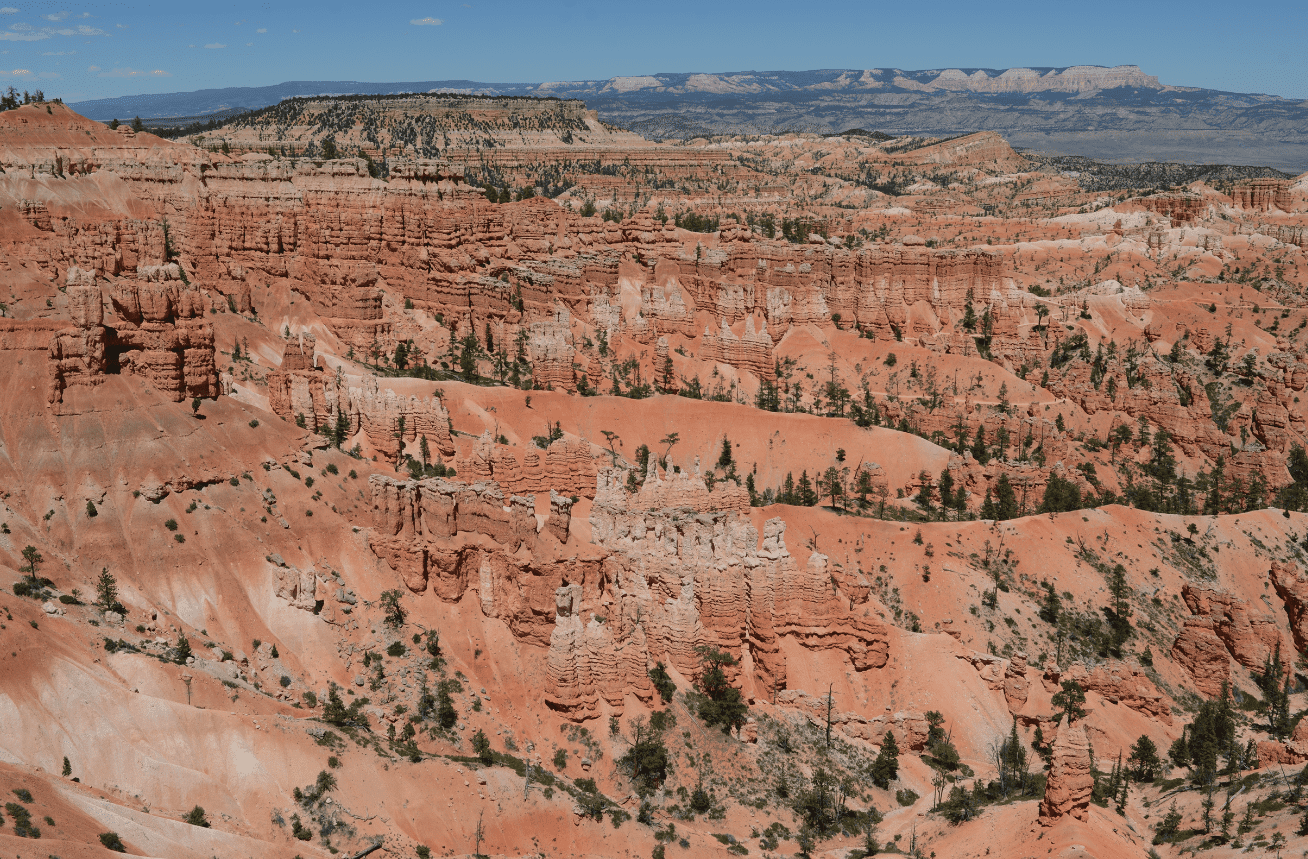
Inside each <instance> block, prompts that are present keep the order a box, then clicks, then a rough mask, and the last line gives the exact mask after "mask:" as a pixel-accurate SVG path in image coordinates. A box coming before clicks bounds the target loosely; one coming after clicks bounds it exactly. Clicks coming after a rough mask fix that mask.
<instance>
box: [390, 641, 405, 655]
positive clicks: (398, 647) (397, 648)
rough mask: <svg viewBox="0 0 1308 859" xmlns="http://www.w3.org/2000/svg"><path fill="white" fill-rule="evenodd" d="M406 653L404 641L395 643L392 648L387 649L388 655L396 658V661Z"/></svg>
mask: <svg viewBox="0 0 1308 859" xmlns="http://www.w3.org/2000/svg"><path fill="white" fill-rule="evenodd" d="M406 652H407V651H406V648H405V647H404V642H402V641H396V642H393V643H392V644H391V646H390V647H388V648H386V655H387V656H392V657H395V658H396V659H398V658H399V657H401V656H403V655H404V654H405V653H406Z"/></svg>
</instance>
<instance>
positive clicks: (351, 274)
mask: <svg viewBox="0 0 1308 859" xmlns="http://www.w3.org/2000/svg"><path fill="white" fill-rule="evenodd" d="M1118 72H1120V75H1119V76H1118V77H1113V78H1111V80H1108V79H1104V78H1103V75H1102V74H1101V72H1097V71H1094V70H1090V71H1086V70H1075V69H1073V70H1063V71H1058V72H1057V73H1054V72H1048V73H1044V72H1041V73H1037V72H1032V73H1031V74H1025V73H1023V74H1017V73H1011V74H1010V73H1005V74H1004V75H998V76H994V75H988V74H985V73H976V74H971V75H965V74H962V73H959V74H957V75H953V74H947V73H941V74H939V75H938V76H936V77H933V78H932V79H931V80H930V81H926V82H924V81H921V80H917V78H911V77H905V80H907V81H910V82H911V81H916V83H915V84H914V86H916V87H917V88H919V89H922V90H924V91H925V90H940V89H946V90H951V91H954V90H965V91H967V92H983V91H985V92H989V91H996V92H1000V91H1002V92H1036V91H1039V92H1055V91H1056V92H1088V91H1090V90H1093V89H1095V88H1103V87H1105V86H1108V84H1109V83H1112V84H1113V85H1114V86H1122V85H1130V86H1139V87H1145V88H1151V87H1154V86H1155V85H1156V84H1157V82H1156V81H1151V80H1149V79H1147V78H1148V76H1145V75H1143V74H1142V73H1140V72H1139V70H1138V69H1135V70H1132V69H1126V70H1115V71H1114V74H1117V73H1118ZM978 74H979V75H980V77H978V76H977V75H978ZM1119 78H1120V79H1119ZM1105 80H1107V83H1105ZM610 83H611V82H610ZM664 83H666V82H664ZM729 83H732V85H733V86H739V87H747V86H753V85H754V84H753V83H751V82H749V81H734V82H729ZM850 85H851V86H852V85H853V84H852V83H851V84H850ZM660 86H662V84H660ZM678 86H684V87H687V88H694V87H699V88H701V90H702V91H706V92H707V91H716V90H715V89H714V88H718V89H720V88H721V87H722V86H725V84H723V82H722V79H720V78H715V79H714V80H696V81H686V82H684V83H683V84H678ZM760 86H761V85H760ZM867 86H868V87H871V86H872V83H868V84H867ZM896 86H901V87H907V86H908V85H907V84H896ZM1159 86H1160V85H1159ZM623 87H625V88H626V89H625V90H624V91H626V92H636V91H639V90H642V89H650V88H656V87H655V86H654V84H650V83H648V82H641V81H627V82H625V83H622V86H621V87H619V86H618V84H612V85H611V88H613V89H621V88H623ZM665 88H666V87H665ZM909 88H911V87H909ZM697 91H699V90H697ZM915 91H916V90H915ZM330 156H335V157H330ZM0 170H3V174H2V175H0V246H2V247H3V251H4V253H3V256H0V278H3V284H2V285H0V315H2V318H0V367H3V372H0V388H2V389H3V392H4V397H3V400H2V401H0V402H3V406H0V489H2V490H3V492H2V493H0V523H2V527H0V587H2V588H3V589H4V592H3V593H0V609H3V612H4V621H3V623H0V640H2V641H3V643H4V644H5V646H4V647H3V648H0V662H2V663H3V666H4V667H3V670H0V725H2V726H3V730H0V772H3V774H4V778H5V789H6V790H10V791H14V792H15V793H14V795H16V796H18V797H19V799H20V800H21V802H22V804H21V805H19V804H12V803H11V805H14V807H16V808H19V809H20V811H21V810H22V809H24V808H28V809H29V811H28V812H26V813H27V814H29V815H30V816H31V817H32V818H33V820H34V824H33V825H35V826H37V827H38V828H39V829H40V830H41V831H40V835H41V844H40V845H38V846H41V847H42V849H47V847H48V849H49V850H54V851H58V853H59V855H68V856H71V855H86V856H91V855H104V854H107V853H108V852H109V849H108V846H107V843H105V842H104V841H103V839H102V838H101V837H100V836H101V834H110V833H116V836H117V837H118V838H119V839H120V840H121V841H122V842H123V843H124V845H125V848H126V850H127V852H129V853H132V854H135V855H146V856H178V857H190V856H195V857H205V856H211V855H251V856H255V855H258V856H286V857H288V859H289V857H291V856H297V855H298V856H302V857H307V856H311V855H324V856H325V855H332V854H335V853H345V854H346V855H352V856H360V855H367V854H368V853H369V852H372V851H382V852H384V853H387V854H391V855H396V856H428V855H432V854H433V853H435V854H437V855H442V856H472V855H491V856H525V855H547V856H617V855H646V854H650V855H654V856H656V857H662V856H663V855H664V852H665V851H672V852H676V851H682V852H685V853H686V854H687V855H693V856H701V855H703V856H708V855H719V854H723V853H734V854H736V855H747V854H748V853H752V852H758V853H760V854H762V855H791V854H794V853H796V852H804V853H806V854H807V853H816V854H818V855H824V856H825V855H829V856H845V855H862V854H861V853H857V851H861V850H865V849H866V847H867V843H868V841H869V839H874V840H876V841H877V842H878V844H879V845H896V847H895V849H897V850H899V851H900V852H904V853H910V852H914V851H917V852H918V853H919V855H931V854H932V853H934V854H936V855H939V856H982V855H986V853H987V852H988V850H989V849H990V848H992V847H993V848H995V849H996V850H997V852H998V855H1027V854H1031V855H1034V854H1035V853H1038V852H1041V851H1042V850H1044V851H1048V852H1052V853H1056V854H1057V855H1062V856H1079V855H1096V856H1119V855H1146V854H1147V851H1149V850H1150V849H1154V850H1157V851H1158V852H1159V853H1160V854H1165V855H1179V853H1180V851H1181V850H1183V849H1188V848H1191V847H1193V846H1195V845H1196V844H1199V843H1201V842H1202V843H1204V844H1206V845H1207V849H1212V850H1213V851H1214V854H1215V855H1223V856H1224V855H1227V854H1232V855H1233V854H1234V853H1235V852H1236V851H1237V850H1238V849H1239V847H1237V846H1236V845H1237V844H1240V843H1241V842H1240V841H1239V840H1238V839H1232V838H1231V837H1230V836H1229V834H1228V835H1227V836H1226V837H1225V838H1224V840H1219V838H1218V837H1217V835H1216V832H1217V827H1216V825H1210V826H1208V827H1207V828H1208V830H1210V831H1208V832H1203V833H1201V832H1200V830H1201V828H1203V824H1202V817H1203V814H1204V810H1203V802H1204V799H1205V798H1206V797H1207V796H1208V795H1209V794H1210V793H1211V791H1208V787H1209V786H1210V785H1212V784H1217V783H1218V782H1219V781H1223V780H1224V786H1226V785H1229V786H1230V789H1231V792H1232V796H1233V797H1234V794H1235V792H1236V791H1238V790H1245V791H1247V792H1248V797H1247V798H1241V799H1239V801H1238V802H1236V803H1235V804H1234V805H1232V806H1231V807H1232V808H1237V809H1238V810H1240V811H1243V810H1244V808H1245V804H1246V803H1248V804H1249V807H1250V808H1251V809H1253V810H1251V811H1250V818H1249V821H1250V828H1249V829H1248V830H1242V831H1241V832H1240V833H1239V836H1240V837H1241V838H1244V837H1246V836H1247V837H1248V838H1249V840H1250V843H1258V844H1263V843H1267V839H1271V838H1275V839H1276V841H1275V843H1276V844H1281V843H1285V844H1286V847H1287V849H1298V848H1300V847H1302V846H1303V845H1304V836H1302V835H1299V834H1297V831H1296V826H1297V823H1298V820H1297V818H1298V816H1299V814H1298V811H1297V804H1296V803H1297V800H1296V799H1294V798H1293V796H1291V795H1290V791H1292V790H1294V789H1295V785H1298V784H1299V782H1298V781H1296V778H1297V776H1296V775H1295V773H1294V772H1291V771H1289V770H1288V769H1287V768H1289V767H1292V766H1300V765H1302V764H1304V763H1305V762H1308V752H1305V749H1308V745H1305V742H1308V740H1306V739H1305V736H1304V735H1303V731H1302V730H1301V728H1300V727H1299V726H1298V725H1297V724H1288V723H1287V722H1286V720H1288V719H1290V715H1289V714H1291V713H1297V712H1298V711H1299V710H1300V709H1302V707H1303V694H1304V693H1303V692H1302V691H1300V690H1301V684H1300V679H1301V678H1300V677H1299V674H1298V673H1297V672H1300V671H1301V670H1302V669H1301V666H1300V664H1299V661H1298V660H1299V658H1300V657H1299V654H1300V653H1301V652H1302V649H1303V648H1304V646H1305V644H1306V643H1308V626H1306V624H1308V616H1306V615H1305V611H1304V607H1305V604H1306V603H1308V584H1306V582H1308V577H1306V576H1305V573H1304V572H1303V571H1304V570H1308V554H1305V552H1306V551H1308V537H1306V536H1305V535H1308V519H1305V516H1308V457H1306V455H1305V453H1304V450H1305V448H1308V440H1306V438H1308V413H1306V411H1305V409H1308V404H1303V403H1301V402H1300V399H1301V396H1302V395H1303V392H1304V389H1305V385H1308V344H1306V343H1305V335H1304V331H1305V330H1308V300H1305V287H1306V286H1308V279H1306V278H1308V261H1306V260H1305V250H1306V248H1305V245H1304V243H1303V227H1304V225H1305V223H1308V178H1305V177H1302V176H1301V177H1297V178H1293V179H1284V178H1279V179H1278V178H1276V177H1266V176H1247V175H1237V174H1221V175H1220V176H1217V175H1214V176H1213V177H1210V179H1211V181H1205V180H1202V179H1201V180H1195V181H1190V182H1186V183H1184V184H1183V185H1173V186H1168V187H1165V188H1162V187H1159V188H1149V189H1141V188H1139V187H1134V186H1132V187H1125V186H1124V187H1117V188H1109V189H1106V190H1105V189H1100V188H1095V189H1089V188H1087V187H1085V186H1083V184H1082V183H1081V182H1079V181H1077V177H1073V176H1068V175H1066V172H1067V171H1064V170H1061V169H1057V167H1056V166H1050V164H1048V163H1047V162H1042V161H1040V160H1039V159H1034V158H1028V157H1026V156H1025V155H1023V154H1022V153H1020V152H1018V151H1016V150H1015V149H1013V148H1012V146H1011V145H1010V143H1009V142H1008V141H1007V140H1005V138H1004V137H1003V136H1001V135H999V134H996V133H994V132H990V131H983V132H979V133H975V134H970V135H965V136H963V137H959V138H954V139H939V138H935V137H921V136H916V137H887V136H886V135H881V136H879V137H878V136H874V135H868V134H865V133H863V134H856V133H849V134H844V135H835V136H823V135H820V134H801V133H786V134H775V135H751V136H746V135H715V136H710V137H703V138H697V139H692V140H688V141H685V142H683V143H678V144H671V143H660V142H655V141H651V140H649V139H646V138H645V137H642V136H639V135H637V134H634V133H632V132H630V131H626V130H623V129H620V128H617V127H615V126H613V125H610V124H609V123H607V122H605V121H603V120H601V119H600V118H599V117H598V116H597V115H596V114H595V113H594V112H592V110H591V109H590V108H588V106H587V105H586V104H583V103H581V102H578V101H569V100H561V99H556V98H555V99H534V98H530V97H526V96H515V97H513V98H503V99H493V98H482V97H473V96H434V95H429V96H414V95H398V94H397V95H396V96H394V97H385V98H374V99H365V98H355V97H346V98H336V99H330V98H322V97H314V98H304V99H296V100H292V101H288V102H284V103H281V104H279V105H277V106H276V107H274V108H269V109H268V110H267V111H265V112H263V113H261V114H255V115H249V116H246V117H243V118H240V119H238V120H236V121H233V122H232V123H231V124H230V125H227V126H224V127H221V128H217V129H210V130H204V131H202V132H197V133H195V134H193V135H190V136H188V137H183V138H179V139H166V138H163V137H160V136H156V135H154V134H151V133H149V132H147V131H133V130H132V129H131V128H129V127H128V126H126V125H120V126H118V127H117V128H110V127H108V126H106V125H105V124H103V123H99V122H95V121H92V120H90V119H87V118H85V117H83V116H81V115H79V114H77V113H75V112H74V111H73V110H71V109H70V108H69V107H68V106H66V105H63V104H61V103H57V102H56V103H45V102H38V103H32V104H27V105H23V106H20V107H18V108H16V109H12V110H5V111H0ZM1102 175H1107V174H1102ZM29 550H30V551H29ZM106 587H108V588H109V590H106ZM183 642H185V645H184V646H183ZM724 689H730V690H732V692H731V693H724V692H723V690H724ZM1069 690H1071V691H1073V692H1076V693H1078V694H1080V695H1082V698H1081V699H1080V703H1079V704H1078V703H1077V702H1076V700H1075V695H1073V696H1072V699H1069V697H1068V696H1069V694H1070V692H1069ZM1281 693H1284V696H1285V705H1284V707H1285V709H1286V711H1287V712H1286V715H1285V716H1284V717H1282V716H1278V715H1277V712H1279V711H1277V710H1276V707H1275V706H1274V705H1275V703H1276V701H1277V700H1279V699H1278V698H1277V695H1279V694H1281ZM1218 705H1222V706H1228V708H1229V711H1230V712H1229V718H1230V720H1231V722H1230V724H1231V729H1230V734H1231V736H1230V737H1228V738H1227V739H1228V740H1229V742H1228V746H1229V748H1227V749H1224V750H1222V752H1221V755H1222V763H1221V766H1225V767H1228V769H1227V770H1226V771H1225V772H1223V773H1217V772H1216V771H1214V773H1213V774H1212V775H1211V779H1212V780H1211V781H1209V782H1207V783H1205V782H1204V781H1203V779H1204V776H1203V773H1204V772H1205V771H1204V770H1203V763H1202V760H1200V758H1201V756H1202V755H1201V752H1202V750H1199V746H1198V744H1197V741H1190V740H1187V739H1186V738H1192V737H1194V736H1195V732H1196V731H1198V730H1200V728H1198V727H1196V726H1197V725H1201V722H1202V719H1207V718H1209V716H1210V715H1211V713H1212V712H1215V711H1213V710H1211V708H1213V707H1216V706H1218ZM1078 708H1079V710H1080V711H1079V712H1078ZM1205 708H1209V709H1205ZM1223 712H1225V711H1223ZM1204 714H1208V715H1204ZM1278 719H1279V720H1280V721H1277V720H1278ZM1204 724H1207V723H1204ZM1142 737H1143V738H1145V739H1147V740H1148V741H1149V743H1151V744H1152V747H1153V748H1155V749H1156V750H1157V753H1158V756H1159V757H1160V758H1161V759H1162V760H1161V761H1160V762H1158V763H1157V764H1156V765H1151V766H1154V768H1155V769H1157V772H1156V773H1153V772H1151V773H1150V774H1149V776H1148V777H1147V778H1145V777H1143V776H1141V777H1140V778H1136V777H1135V776H1134V775H1131V776H1130V777H1129V778H1128V776H1127V770H1131V772H1132V773H1135V772H1136V771H1137V769H1138V767H1137V766H1136V763H1130V764H1129V766H1128V765H1127V764H1126V763H1124V762H1127V761H1128V760H1130V759H1132V755H1133V753H1134V752H1135V750H1136V749H1138V748H1140V742H1141V738H1142ZM1187 742H1190V743H1191V746H1193V748H1194V749H1196V750H1197V751H1190V750H1189V749H1190V746H1187V745H1186V743H1187ZM1177 743H1180V746H1177V745H1176V744H1177ZM892 747H894V748H897V750H898V751H897V755H898V757H897V770H896V771H895V772H894V773H893V774H892V775H891V776H890V777H889V778H885V779H883V778H882V775H881V774H882V773H884V767H885V760H886V759H887V757H894V756H893V755H891V754H890V749H891V748H892ZM1169 749H1173V750H1178V749H1179V750H1178V751H1175V753H1174V754H1171V755H1170V756H1169V755H1168V750H1169ZM1018 752H1020V757H1021V759H1022V763H1021V767H1020V772H1018V770H1017V769H1015V767H1016V764H1014V763H1013V761H1014V760H1016V756H1018ZM646 754H649V755H651V756H652V757H649V758H647V757H645V755H646ZM1216 754H1217V753H1216V752H1214V755H1216ZM659 755H661V756H662V758H661V760H662V761H663V763H662V765H656V764H652V763H649V762H650V761H657V760H658V759H659ZM1214 760H1216V757H1214ZM19 790H21V791H24V792H25V793H26V795H27V797H28V798H27V799H23V795H22V794H18V793H17V791H19ZM1206 791H1207V792H1206ZM6 801H8V800H6ZM1255 802H1257V803H1258V805H1257V807H1256V808H1255V807H1254V803H1255ZM1277 803H1279V805H1277ZM1110 806H1112V807H1113V810H1110ZM1172 807H1175V808H1177V809H1178V811H1177V813H1178V814H1179V815H1180V816H1181V819H1182V824H1180V825H1179V828H1178V829H1177V830H1176V831H1173V832H1171V833H1170V834H1168V833H1166V832H1163V834H1162V835H1159V833H1160V832H1162V830H1161V829H1160V828H1159V827H1160V824H1161V822H1162V820H1163V817H1164V814H1166V813H1167V811H1168V810H1169V809H1170V808H1172ZM7 808H8V807H7ZM197 808H198V809H199V815H198V817H197V816H196V815H195V809H197ZM5 814H6V824H7V825H5V826H4V827H3V828H0V845H3V846H4V847H5V848H6V849H9V848H12V849H13V850H15V851H18V852H23V854H24V855H26V852H30V851H31V849H32V844H31V842H30V837H31V833H30V832H28V831H27V830H26V829H25V828H23V827H21V826H20V827H18V828H15V827H16V826H17V825H18V823H19V821H20V819H21V817H22V815H21V814H19V813H17V812H15V811H13V810H12V809H11V808H10V809H8V810H7V811H6V812H5ZM1255 814H1256V815H1257V817H1256V818H1255V817H1254V815H1255ZM201 819H203V820H204V821H205V823H204V825H201V824H198V823H196V821H197V820H201ZM41 821H44V823H42V822H41ZM29 822H32V821H29ZM1230 824H1231V821H1227V828H1228V829H1229V827H1230ZM19 829H23V831H19ZM1185 832H1190V834H1189V835H1188V836H1186V837H1185V838H1181V837H1180V836H1181V835H1184V833H1185ZM1251 832H1254V833H1256V834H1252V835H1251V834H1250V833H1251ZM11 833H12V834H11ZM24 838H27V839H29V840H23V839H24ZM1191 838H1193V839H1197V840H1194V841H1190V840H1188V839H1191ZM1255 838H1257V839H1258V840H1254V839H1255ZM888 849H889V848H888V846H887V850H888ZM742 851H744V852H742Z"/></svg>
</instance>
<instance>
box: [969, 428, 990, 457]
mask: <svg viewBox="0 0 1308 859" xmlns="http://www.w3.org/2000/svg"><path fill="white" fill-rule="evenodd" d="M972 458H973V459H975V460H976V461H977V462H979V463H980V464H981V465H985V464H986V463H987V462H989V461H990V451H989V450H988V449H987V448H986V426H985V424H981V425H980V426H979V427H977V428H976V437H975V438H974V439H973V440H972Z"/></svg>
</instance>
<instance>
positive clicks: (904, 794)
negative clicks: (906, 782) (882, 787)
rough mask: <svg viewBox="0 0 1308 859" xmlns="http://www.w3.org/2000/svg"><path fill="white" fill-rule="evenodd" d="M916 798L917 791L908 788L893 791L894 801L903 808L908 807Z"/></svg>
mask: <svg viewBox="0 0 1308 859" xmlns="http://www.w3.org/2000/svg"><path fill="white" fill-rule="evenodd" d="M917 800H918V795H917V793H916V792H915V791H913V790H910V789H909V788H904V789H903V790H897V791H895V802H897V803H899V804H900V806H901V807H903V808H908V807H909V806H910V805H912V804H913V803H915V802H917Z"/></svg>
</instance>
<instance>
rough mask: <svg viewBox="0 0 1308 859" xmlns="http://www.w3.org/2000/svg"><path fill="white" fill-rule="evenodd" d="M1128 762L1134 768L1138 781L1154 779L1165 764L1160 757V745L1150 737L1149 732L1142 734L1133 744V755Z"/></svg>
mask: <svg viewBox="0 0 1308 859" xmlns="http://www.w3.org/2000/svg"><path fill="white" fill-rule="evenodd" d="M1126 762H1127V764H1129V765H1130V766H1131V768H1132V770H1134V773H1135V780H1136V781H1153V780H1154V778H1155V776H1157V775H1158V771H1159V770H1160V769H1161V768H1162V765H1163V762H1162V761H1161V760H1159V759H1158V746H1157V745H1155V744H1154V741H1153V740H1151V739H1149V735H1148V734H1141V735H1140V739H1138V740H1136V741H1135V745H1133V746H1131V756H1130V757H1129V758H1127V759H1126Z"/></svg>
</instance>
